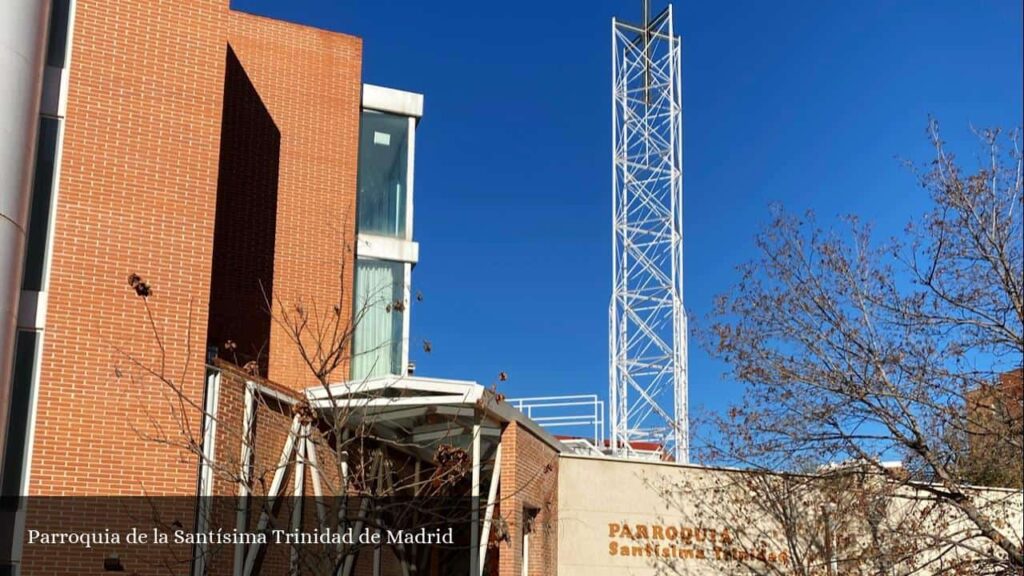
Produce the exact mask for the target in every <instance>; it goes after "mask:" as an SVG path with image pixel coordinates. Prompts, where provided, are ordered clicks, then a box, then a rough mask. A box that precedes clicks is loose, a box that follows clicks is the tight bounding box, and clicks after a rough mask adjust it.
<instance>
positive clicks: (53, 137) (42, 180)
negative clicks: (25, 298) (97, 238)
mask: <svg viewBox="0 0 1024 576" xmlns="http://www.w3.org/2000/svg"><path fill="white" fill-rule="evenodd" d="M59 129H60V120H58V119H56V118H50V117H49V116H43V117H42V118H40V120H39V140H38V142H39V143H38V144H37V145H36V167H35V175H34V176H33V181H32V207H31V210H30V212H29V221H28V247H27V248H26V251H25V275H24V277H23V278H22V282H21V289H22V290H35V291H36V292H38V291H41V290H42V289H43V280H44V278H43V270H44V268H45V264H46V240H47V234H48V231H49V225H50V205H51V203H52V202H53V180H54V163H55V159H56V157H57V141H58V137H59Z"/></svg>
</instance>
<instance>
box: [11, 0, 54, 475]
mask: <svg viewBox="0 0 1024 576" xmlns="http://www.w3.org/2000/svg"><path fill="white" fill-rule="evenodd" d="M49 16H50V1H49V0H2V1H0V78H3V83H4V89H3V90H2V91H0V450H3V449H4V448H5V446H6V440H7V421H8V410H9V407H10V403H11V362H12V358H13V355H14V339H15V336H16V334H17V320H18V300H19V297H20V295H21V274H22V266H23V260H24V258H25V241H26V240H25V233H26V228H27V226H28V209H29V202H30V199H31V190H32V172H33V162H34V160H35V150H36V130H37V127H38V126H39V98H40V92H41V90H42V82H43V66H44V59H45V57H46V54H45V53H46V33H47V27H48V24H49ZM2 461H3V460H2V454H0V463H2ZM0 466H2V464H0Z"/></svg>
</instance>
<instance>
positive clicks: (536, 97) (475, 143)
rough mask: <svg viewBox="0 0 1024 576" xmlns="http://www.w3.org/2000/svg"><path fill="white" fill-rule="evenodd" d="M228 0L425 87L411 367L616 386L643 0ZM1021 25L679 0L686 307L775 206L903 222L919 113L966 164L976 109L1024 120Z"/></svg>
mask: <svg viewBox="0 0 1024 576" xmlns="http://www.w3.org/2000/svg"><path fill="white" fill-rule="evenodd" d="M652 4H653V6H654V10H655V11H658V10H660V9H661V7H662V6H663V5H664V3H662V2H658V1H654V2H652ZM232 5H233V7H234V8H236V9H240V10H245V11H248V12H254V13H257V14H263V15H267V16H272V17H275V18H282V19H286V20H291V21H294V22H299V23H303V24H309V25H312V26H317V27H320V28H325V29H329V30H335V31H339V32H345V33H349V34H354V35H357V36H361V37H362V38H363V39H364V51H365V54H364V71H363V74H364V76H363V78H364V81H366V82H369V83H374V84H381V85H385V86H391V87H395V88H401V89H406V90H412V91H416V92H421V93H423V94H425V109H426V112H425V117H424V119H423V122H422V123H421V125H420V130H419V132H418V134H417V145H416V147H417V150H416V153H417V157H416V200H415V202H416V214H415V219H416V225H415V237H416V240H418V241H419V242H420V243H421V247H420V254H421V255H420V258H421V260H420V264H419V266H418V267H417V268H416V270H415V272H414V274H413V281H414V284H415V286H414V288H415V289H418V290H421V291H422V292H423V294H424V301H423V302H422V303H416V304H414V307H413V337H414V339H416V340H417V342H420V341H422V340H423V339H428V340H430V341H431V343H432V346H433V351H432V352H431V353H430V354H429V355H427V354H424V353H423V352H422V351H420V350H419V348H418V346H417V345H414V347H413V354H412V356H413V359H414V360H415V361H416V363H417V373H419V374H424V375H430V376H441V377H450V378H461V379H475V380H478V381H480V382H482V383H484V384H490V383H492V382H493V381H494V380H495V378H496V375H497V374H498V372H499V371H506V372H507V373H508V374H509V376H510V379H509V381H508V382H506V383H504V384H503V385H502V390H503V391H504V392H505V393H506V394H507V395H508V396H510V397H515V396H525V395H540V394H545V395H546V394H570V393H598V394H601V395H606V394H607V388H608V361H607V348H608V345H607V340H608V338H607V326H608V312H607V308H608V298H609V293H610V283H611V274H610V242H611V240H610V238H611V224H610V220H611V214H610V211H611V205H610V202H611V200H610V198H611V190H610V173H611V168H610V150H609V148H610V144H609V140H610V100H611V96H610V78H609V75H610V66H611V65H610V18H611V17H612V16H613V15H616V16H619V17H621V18H624V19H626V20H637V19H639V18H638V13H639V9H640V8H639V7H640V2H639V1H630V2H611V1H607V0H588V1H586V2H541V1H539V0H520V1H519V2H501V3H498V2H463V1H454V0H453V1H446V2H426V1H418V2H413V1H405V2H399V1H377V2H368V1H364V2H352V1H343V0H330V1H328V0H287V1H282V0H234V2H233V4H232ZM1021 21H1022V14H1021V3H1020V2H1016V1H1009V0H992V1H987V2H963V1H948V0H947V1H924V0H914V1H904V2H885V1H863V2H840V1H838V0H836V1H826V2H818V1H811V0H806V1H802V2H794V1H790V2H762V1H755V0H749V1H746V2H725V1H716V2H696V1H692V0H691V1H687V2H682V3H677V8H676V23H675V24H676V29H677V30H679V31H681V34H682V36H683V52H684V57H683V94H684V141H685V151H684V163H685V164H684V169H685V175H684V188H685V210H686V212H685V243H686V247H685V258H686V264H685V265H686V286H685V299H686V303H687V308H688V310H689V313H690V315H691V316H692V317H696V318H697V319H698V320H699V319H700V318H702V317H704V315H705V314H706V313H707V312H708V310H709V307H710V305H711V301H712V298H713V297H714V295H716V294H719V293H722V292H724V291H726V290H728V288H729V286H730V285H731V284H732V282H733V281H734V280H735V279H736V272H735V267H736V265H738V264H740V263H741V262H743V261H745V260H747V259H749V258H752V257H753V256H754V253H753V250H752V248H753V241H752V240H753V236H754V234H755V233H756V231H757V230H758V229H759V228H760V227H761V226H762V225H763V224H764V223H765V222H766V221H767V219H768V208H769V205H770V204H771V203H776V202H777V203H781V204H782V205H783V206H784V207H785V208H786V209H787V210H791V211H800V212H802V211H803V210H805V209H813V210H815V211H816V212H817V213H818V215H819V217H820V218H822V219H824V220H828V219H831V218H834V217H836V216H839V215H842V214H849V213H855V214H859V215H860V216H862V217H863V218H864V219H865V220H869V221H872V222H874V223H875V224H876V230H877V231H878V234H879V236H880V237H887V236H889V235H892V234H897V233H899V231H900V230H901V229H902V227H903V225H904V224H905V222H906V221H907V220H908V219H909V218H911V217H913V216H915V215H917V214H919V213H920V212H921V211H922V210H923V209H924V208H925V206H926V202H925V200H926V197H925V196H924V195H923V193H922V192H921V191H920V190H919V189H918V188H917V187H916V185H915V181H914V178H913V177H912V175H911V174H909V173H908V172H907V170H906V169H904V168H902V167H901V164H900V162H899V158H906V159H911V160H916V161H922V162H923V161H927V160H928V159H929V158H928V143H927V140H926V139H925V132H924V129H925V125H926V122H927V118H928V115H929V114H931V115H933V116H935V117H936V118H937V119H938V120H939V122H940V123H941V125H942V127H943V132H944V136H945V138H946V140H947V141H949V142H950V144H951V147H952V148H953V149H954V150H956V151H960V152H961V157H962V158H963V159H964V160H965V161H967V162H968V163H970V164H971V165H973V159H974V153H975V151H976V149H975V148H974V147H973V142H972V136H971V134H970V126H972V125H973V126H977V127H988V126H1004V127H1013V126H1019V125H1021V123H1022V118H1021V116H1022V113H1021V110H1022V107H1024V102H1022V95H1021V94H1022V92H1021V86H1022V84H1024V80H1022V72H1021V70H1022V66H1024V65H1022V36H1021ZM690 369H691V377H690V403H691V406H692V407H693V408H692V410H701V409H703V410H720V409H722V408H723V407H724V406H726V405H727V404H728V402H729V401H731V400H735V399H737V398H738V397H739V395H740V394H741V391H742V389H741V388H740V387H739V386H738V385H737V384H735V383H732V382H730V381H729V380H728V379H726V378H723V372H724V370H725V368H724V366H722V365H720V364H717V363H715V362H714V361H712V360H710V359H709V358H708V355H707V354H706V353H705V351H703V350H701V349H700V348H699V347H697V346H695V345H694V346H692V347H691V350H690Z"/></svg>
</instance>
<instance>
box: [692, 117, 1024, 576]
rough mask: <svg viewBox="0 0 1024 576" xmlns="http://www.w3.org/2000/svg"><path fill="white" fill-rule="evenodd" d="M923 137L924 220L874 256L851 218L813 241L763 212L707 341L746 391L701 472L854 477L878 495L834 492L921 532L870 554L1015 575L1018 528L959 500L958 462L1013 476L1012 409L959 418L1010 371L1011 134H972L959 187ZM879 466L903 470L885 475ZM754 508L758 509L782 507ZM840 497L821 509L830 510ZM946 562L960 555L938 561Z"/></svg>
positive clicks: (1009, 504)
mask: <svg viewBox="0 0 1024 576" xmlns="http://www.w3.org/2000/svg"><path fill="white" fill-rule="evenodd" d="M927 133H928V136H929V138H930V141H931V143H932V145H933V147H934V152H935V157H934V159H933V160H932V162H931V163H929V164H927V165H926V166H923V167H920V168H916V169H915V171H916V173H917V175H918V176H919V178H920V183H921V185H922V187H923V189H924V190H925V191H927V192H928V194H929V195H930V200H931V204H932V206H931V209H930V210H929V211H928V213H926V214H924V215H923V216H922V217H921V218H919V219H918V220H916V221H914V222H912V223H911V224H910V225H909V226H908V227H907V228H906V233H905V236H904V237H903V238H901V239H893V240H891V241H889V242H886V243H882V244H876V243H875V242H873V241H872V239H871V228H870V226H868V225H865V224H863V223H861V222H860V221H858V220H857V219H856V218H849V220H848V221H849V229H848V231H847V232H846V233H841V232H835V231H827V230H823V229H822V228H821V227H820V226H819V225H818V224H817V223H816V221H815V218H814V216H813V214H810V213H808V214H806V215H805V216H803V217H796V216H793V215H791V214H787V213H785V212H783V211H782V210H781V209H775V210H774V218H773V221H772V222H771V224H770V225H769V226H768V227H767V229H766V230H764V231H763V232H762V233H761V234H760V235H759V236H758V237H757V241H756V245H757V249H758V251H759V256H758V257H757V258H756V259H755V260H753V261H751V262H749V263H747V264H745V265H744V266H742V267H741V272H742V277H741V279H740V281H739V282H738V284H737V285H736V286H735V287H734V289H733V290H732V291H731V292H730V293H728V294H726V295H724V296H721V297H719V298H718V299H717V300H716V304H715V309H714V313H713V318H712V322H711V325H710V330H709V331H708V332H707V333H706V334H705V335H704V336H705V337H706V340H707V341H708V344H709V347H710V348H711V349H712V350H713V352H714V353H715V354H716V355H717V356H718V357H719V358H721V359H723V360H724V361H725V362H726V363H727V364H728V365H729V366H730V367H731V372H732V375H733V376H734V377H735V378H736V379H737V380H738V381H740V382H742V383H745V384H746V386H747V392H746V395H745V397H744V399H743V401H742V402H741V403H739V404H738V405H736V406H734V407H733V408H732V409H731V410H730V411H729V413H728V415H726V416H723V417H720V418H716V419H715V422H714V423H715V425H716V426H717V431H716V433H715V437H716V438H718V439H719V441H717V442H715V443H714V444H713V445H712V446H711V448H710V450H709V453H708V456H709V457H711V458H714V459H715V460H717V461H719V462H722V461H731V462H734V463H737V464H740V465H742V466H743V467H745V468H748V469H751V470H782V471H806V470H808V469H810V470H814V469H816V468H817V467H818V466H821V465H822V464H824V463H828V462H845V463H856V464H857V466H860V467H863V468H864V469H865V471H866V473H869V474H868V477H871V478H880V479H882V480H884V482H883V483H882V484H878V483H876V482H868V483H864V482H861V483H859V484H856V485H849V486H846V487H845V488H844V489H843V491H844V493H846V494H855V495H857V497H858V498H861V499H864V498H866V496H867V492H866V490H867V489H866V488H865V487H867V486H870V487H871V488H870V489H871V490H872V491H876V492H877V491H878V488H877V486H879V485H882V486H884V487H885V488H884V490H882V492H881V494H882V495H884V496H886V497H887V498H890V499H891V498H894V497H897V496H898V497H899V498H900V499H901V500H900V502H913V503H914V504H913V506H912V508H913V509H914V510H916V511H918V515H919V516H921V515H923V516H925V517H927V519H928V522H927V523H925V524H920V523H917V524H916V525H915V526H914V527H913V529H914V530H915V531H918V532H919V533H920V531H922V530H924V532H923V536H926V537H922V538H909V537H908V531H907V530H906V526H905V525H904V524H902V523H897V525H895V526H886V525H882V524H878V523H875V524H876V526H875V528H876V531H877V532H878V533H877V534H876V538H877V539H879V542H883V543H884V542H888V543H890V544H891V543H894V542H900V543H901V546H902V545H907V544H913V545H914V547H915V549H913V550H903V549H901V550H894V552H897V553H895V554H893V555H890V556H889V557H890V559H898V560H899V561H900V562H901V565H903V566H910V565H914V566H918V565H920V564H921V563H923V562H928V563H929V565H928V569H929V570H931V571H942V570H949V571H954V572H956V571H959V572H957V573H972V574H982V573H1000V572H1001V571H1011V570H1012V571H1014V573H1016V572H1017V571H1020V570H1022V569H1024V553H1022V544H1021V528H1020V526H1019V525H1017V526H1016V527H1014V526H1013V525H1012V524H1010V522H1011V521H1012V522H1013V523H1016V524H1019V522H1020V511H1019V507H1020V500H1021V499H1020V492H1019V491H1015V490H1010V491H998V490H989V491H986V490H982V489H979V488H977V487H974V486H972V485H971V482H972V480H973V478H972V474H971V467H970V466H969V465H967V461H968V460H969V458H967V457H965V455H967V454H969V452H970V451H969V450H966V446H968V445H969V444H970V443H972V442H978V441H980V439H984V443H985V446H986V447H987V449H986V450H985V452H987V453H988V454H996V455H997V457H998V458H1003V459H1005V461H1004V462H1001V463H1000V464H1001V465H1004V466H1006V467H1007V468H1009V469H1016V470H1019V469H1020V461H1021V458H1022V452H1024V442H1022V433H1021V430H1022V427H1021V409H1020V402H1021V400H1020V397H1019V396H1017V397H1016V398H1013V397H1004V398H1003V399H1002V400H1001V402H999V403H995V404H993V403H987V404H986V403H981V406H980V407H975V409H970V410H968V404H969V399H970V398H971V397H973V395H976V394H977V392H976V391H977V390H979V389H983V388H985V387H986V386H991V385H992V384H993V383H995V382H997V381H998V380H999V378H1000V377H1001V375H1003V374H1005V373H1006V372H1008V371H1014V370H1020V369H1021V367H1022V363H1024V329H1022V326H1024V291H1022V285H1024V271H1022V242H1024V241H1022V226H1021V214H1022V212H1024V205H1022V177H1024V176H1022V160H1021V150H1020V144H1019V131H1013V132H1012V133H1011V134H1009V135H1008V136H1006V137H1004V136H1002V135H1001V133H1000V131H999V130H984V131H980V132H977V133H976V134H977V136H978V137H979V139H980V142H981V145H982V150H983V155H982V157H983V160H982V162H981V166H980V167H979V168H978V169H977V170H976V171H974V172H970V173H968V172H965V171H964V170H963V169H962V168H961V166H960V165H959V164H958V163H957V162H956V160H955V159H954V157H953V155H952V154H951V153H950V152H949V151H948V150H947V149H946V146H945V145H944V143H943V141H942V140H941V138H940V136H939V131H938V126H937V124H936V123H935V122H934V121H930V122H929V125H928V132H927ZM990 404H991V405H990ZM893 459H898V460H900V461H901V463H902V465H901V466H891V465H886V464H885V461H886V460H893ZM773 482H774V481H773ZM1018 486H1019V485H1018ZM755 493H757V494H759V495H760V496H761V497H762V501H764V500H763V497H764V495H765V494H772V495H780V494H781V495H785V494H787V493H788V492H787V491H785V490H784V491H781V492H780V491H777V490H775V489H774V488H773V489H768V490H757V491H755ZM836 494H838V493H836ZM836 494H834V495H833V496H831V497H829V498H831V499H832V501H833V503H834V504H837V505H838V502H836ZM871 500H876V499H875V498H874V496H872V497H871ZM769 504H772V503H771V502H769ZM888 505H889V506H892V505H893V504H892V503H890V504H888ZM854 510H856V511H858V513H859V516H860V517H859V518H857V519H855V520H856V522H860V523H864V522H867V523H868V525H870V524H871V522H870V518H869V516H870V515H869V514H867V511H870V510H872V508H871V507H870V506H868V507H859V508H854ZM778 511H779V512H784V510H782V509H780V510H778ZM926 527H929V528H928V530H930V531H928V530H926ZM882 529H884V530H885V531H887V534H882V532H881V530H882ZM883 536H884V538H883ZM900 538H902V539H900ZM954 549H955V550H956V551H957V553H958V554H959V553H960V552H963V551H965V550H967V551H969V552H970V553H969V554H967V555H966V556H964V555H961V556H959V557H958V558H959V559H958V560H957V561H956V562H945V561H943V560H942V558H941V557H942V556H943V555H944V554H946V553H947V552H950V551H952V550H954ZM869 550H871V549H870V548H869ZM874 550H875V554H876V556H875V559H876V560H877V559H878V558H880V557H881V552H880V551H879V549H878V548H876V549H874ZM795 554H796V553H795V552H794V554H793V555H794V556H795ZM869 556H870V555H869ZM946 557H947V558H948V554H947V555H946ZM915 563H916V564H915ZM882 571H883V572H886V573H892V572H891V571H890V570H889V569H886V570H882ZM843 573H846V572H845V571H844V572H843Z"/></svg>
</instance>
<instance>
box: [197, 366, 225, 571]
mask: <svg viewBox="0 0 1024 576" xmlns="http://www.w3.org/2000/svg"><path fill="white" fill-rule="evenodd" d="M219 403H220V371H217V370H207V372H206V393H205V394H204V400H203V443H202V450H201V451H200V455H199V510H198V514H197V515H196V532H198V533H200V534H201V533H203V532H206V531H208V530H209V528H210V516H211V514H212V510H211V505H212V497H213V472H214V462H215V461H216V458H217V447H216V443H217V405H218V404H219ZM207 549H208V547H207V545H206V544H205V543H201V544H196V546H195V550H194V551H193V553H194V554H195V562H193V563H192V573H193V575H194V576H203V575H204V574H205V573H206V554H207Z"/></svg>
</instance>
